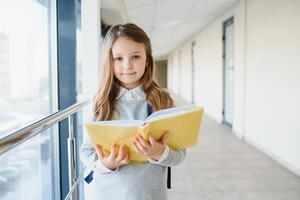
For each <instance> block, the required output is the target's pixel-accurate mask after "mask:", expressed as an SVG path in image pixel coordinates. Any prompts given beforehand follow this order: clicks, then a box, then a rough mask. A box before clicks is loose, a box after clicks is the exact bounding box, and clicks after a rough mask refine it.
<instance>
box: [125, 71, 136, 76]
mask: <svg viewBox="0 0 300 200" xmlns="http://www.w3.org/2000/svg"><path fill="white" fill-rule="evenodd" d="M134 74H136V72H132V73H122V75H125V76H130V75H134Z"/></svg>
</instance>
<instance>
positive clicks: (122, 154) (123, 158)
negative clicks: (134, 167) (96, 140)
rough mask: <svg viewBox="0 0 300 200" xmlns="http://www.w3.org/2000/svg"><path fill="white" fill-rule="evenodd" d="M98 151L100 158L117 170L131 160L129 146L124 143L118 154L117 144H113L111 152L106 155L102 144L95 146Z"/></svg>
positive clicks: (106, 164)
mask: <svg viewBox="0 0 300 200" xmlns="http://www.w3.org/2000/svg"><path fill="white" fill-rule="evenodd" d="M95 149H96V153H97V155H98V158H99V160H101V162H102V163H103V164H104V165H105V166H106V167H107V168H108V169H110V170H115V169H117V168H118V167H119V166H121V165H127V164H128V163H129V161H130V151H129V148H128V147H127V146H126V145H125V144H122V145H121V146H120V148H119V153H118V154H116V150H115V149H116V144H113V145H112V146H111V148H110V154H109V155H108V156H105V155H104V153H103V149H102V147H101V146H100V145H98V144H97V145H96V146H95Z"/></svg>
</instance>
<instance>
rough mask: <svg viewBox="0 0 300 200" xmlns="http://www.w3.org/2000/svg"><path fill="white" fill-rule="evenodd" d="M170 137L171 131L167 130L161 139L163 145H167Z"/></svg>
mask: <svg viewBox="0 0 300 200" xmlns="http://www.w3.org/2000/svg"><path fill="white" fill-rule="evenodd" d="M168 138H169V132H168V131H166V132H165V133H164V134H163V136H162V138H161V139H160V140H161V143H162V144H163V145H166V144H167V140H168Z"/></svg>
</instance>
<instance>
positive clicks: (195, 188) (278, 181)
mask: <svg viewBox="0 0 300 200" xmlns="http://www.w3.org/2000/svg"><path fill="white" fill-rule="evenodd" d="M177 99H178V98H177ZM182 103H183V101H178V100H177V104H179V105H180V104H182ZM201 131H202V132H201V135H200V139H199V143H198V145H197V146H196V147H194V148H192V149H189V150H188V151H187V156H186V159H185V161H184V163H182V164H180V165H178V166H176V167H173V168H172V189H171V190H168V195H169V199H170V200H182V199H188V200H201V199H205V200H221V199H222V200H238V199H243V200H299V199H300V178H299V177H297V176H296V175H294V174H292V173H291V172H289V171H288V170H287V169H285V168H284V167H282V166H281V165H279V164H278V163H277V162H276V161H274V160H272V159H271V158H269V157H268V156H266V155H265V154H263V153H261V152H260V151H259V150H257V149H255V148H254V147H253V146H251V145H250V144H248V143H247V142H245V141H243V140H240V139H239V138H237V137H236V136H235V135H234V133H233V132H232V131H231V129H230V128H229V127H227V126H225V125H220V124H218V123H216V122H215V121H214V120H213V119H212V118H210V117H209V116H207V115H206V116H205V117H204V119H203V121H202V127H201ZM188 183H190V184H188Z"/></svg>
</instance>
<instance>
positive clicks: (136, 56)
mask: <svg viewBox="0 0 300 200" xmlns="http://www.w3.org/2000/svg"><path fill="white" fill-rule="evenodd" d="M139 58H140V56H138V55H135V56H132V59H133V60H137V59H139Z"/></svg>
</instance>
